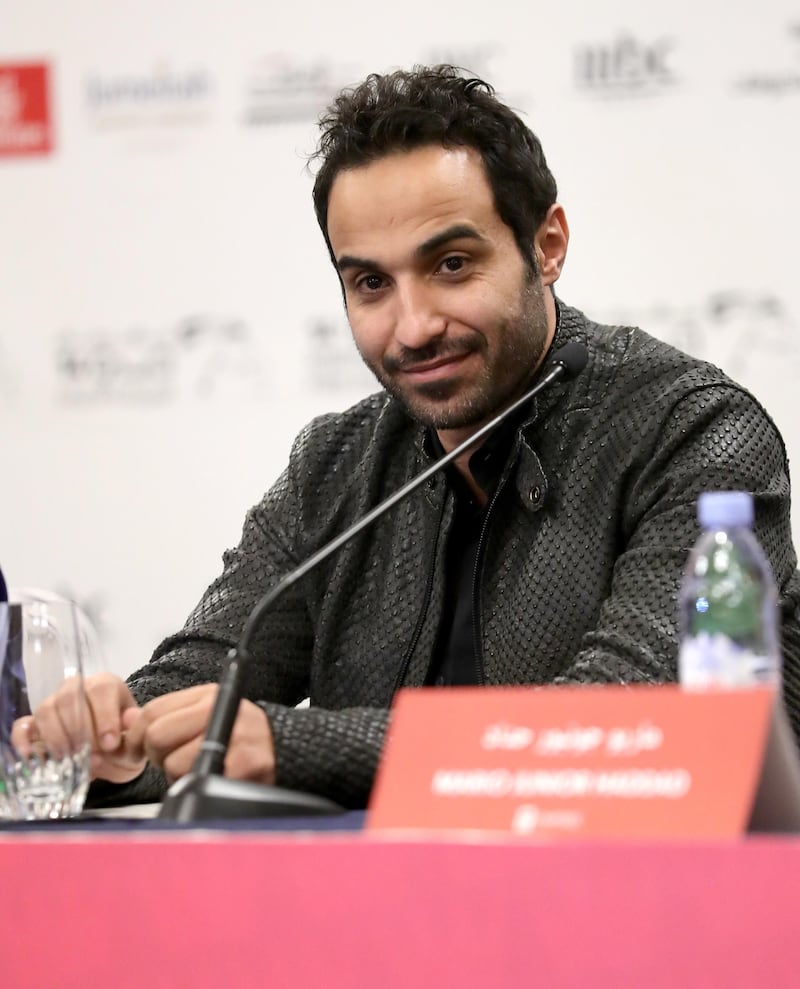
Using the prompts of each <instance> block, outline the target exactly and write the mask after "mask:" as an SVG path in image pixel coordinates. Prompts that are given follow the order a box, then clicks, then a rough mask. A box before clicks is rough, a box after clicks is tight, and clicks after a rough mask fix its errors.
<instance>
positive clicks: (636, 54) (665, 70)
mask: <svg viewBox="0 0 800 989" xmlns="http://www.w3.org/2000/svg"><path fill="white" fill-rule="evenodd" d="M674 52H675V41H674V40H673V39H672V38H668V37H660V38H654V39H646V40H645V39H642V38H637V37H635V36H634V35H632V34H628V33H623V34H619V35H617V37H616V38H613V39H612V40H611V41H607V42H595V43H592V44H583V45H579V46H578V47H577V48H576V49H575V53H574V73H575V85H576V87H577V88H578V90H580V91H581V92H582V93H586V94H587V95H590V96H600V97H608V98H611V99H627V98H630V97H645V96H646V97H652V96H659V95H661V94H663V93H665V92H667V91H668V90H671V89H673V88H674V87H675V85H676V84H677V82H678V79H677V77H676V75H675V71H674V69H673V66H672V61H673V56H674Z"/></svg>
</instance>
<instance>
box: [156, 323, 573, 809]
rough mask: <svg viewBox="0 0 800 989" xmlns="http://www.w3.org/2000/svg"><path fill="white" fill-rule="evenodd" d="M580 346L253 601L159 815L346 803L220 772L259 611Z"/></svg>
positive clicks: (506, 412)
mask: <svg viewBox="0 0 800 989" xmlns="http://www.w3.org/2000/svg"><path fill="white" fill-rule="evenodd" d="M588 356H589V355H588V351H587V350H586V347H585V346H584V345H583V344H582V343H579V342H578V341H570V342H569V343H567V344H565V345H564V346H563V347H560V348H559V349H558V350H557V351H556V352H555V353H554V354H553V356H552V359H551V360H550V362H549V363H548V365H547V367H546V371H545V372H544V374H543V375H542V376H541V377H540V378H539V379H538V381H537V382H536V384H535V385H534V386H533V387H532V388H530V389H529V390H528V391H527V392H526V393H525V394H524V395H522V397H521V398H518V399H517V400H516V401H514V402H513V403H512V404H511V405H509V406H508V407H507V408H505V409H503V411H502V412H500V413H499V414H498V415H497V416H495V417H494V419H491V420H490V421H489V422H488V423H485V424H484V425H483V426H481V428H480V429H478V430H477V431H476V432H475V433H473V434H472V436H470V437H469V438H468V439H466V440H464V442H463V443H460V444H459V445H458V446H457V447H455V449H453V450H451V451H450V453H447V454H445V455H444V456H443V457H440V459H439V460H437V461H436V462H435V463H434V464H431V466H430V467H427V468H426V469H425V470H424V471H422V472H421V473H420V474H417V475H416V476H415V477H413V478H412V479H411V480H410V481H408V482H407V483H406V484H404V485H403V486H402V487H401V488H399V489H398V490H397V491H395V492H394V494H391V495H389V497H388V498H385V499H384V500H383V501H382V502H380V503H379V504H378V505H376V506H375V508H373V509H371V510H370V511H369V512H367V514H366V515H364V516H362V517H361V518H360V519H357V520H356V521H355V522H354V523H353V525H351V526H349V527H348V528H347V529H345V531H344V532H342V533H340V534H339V535H338V536H335V537H334V538H333V539H332V540H330V542H328V543H326V544H325V545H324V546H323V547H321V548H320V549H318V550H317V551H316V552H315V553H313V554H312V555H311V556H310V557H308V559H307V560H305V561H304V562H303V563H301V564H300V565H299V566H298V567H296V568H295V569H294V570H291V571H289V573H288V574H285V575H284V576H283V577H282V578H281V579H280V580H279V581H278V582H277V583H276V584H275V585H274V586H273V587H272V588H271V589H270V590H269V591H268V592H267V593H266V594H265V595H264V596H263V597H262V598H261V599H260V600H259V601H258V602H257V604H256V606H255V607H254V608H253V610H252V611H251V612H250V615H249V616H248V618H247V621H246V622H245V624H244V627H243V629H242V634H241V636H240V637H239V642H238V645H236V646H235V647H234V648H233V649H231V650H230V651H229V652H228V654H227V656H226V659H225V666H224V668H223V671H222V676H221V678H220V682H219V691H218V693H217V697H216V700H215V703H214V706H213V708H212V711H211V717H210V719H209V722H208V727H207V729H206V734H205V738H204V740H203V742H202V744H201V746H200V753H199V755H198V756H197V759H196V760H195V763H194V765H193V767H192V770H191V772H190V773H187V775H186V776H183V777H182V778H181V779H179V780H178V781H177V782H176V783H174V784H173V785H172V787H171V788H170V789H169V791H168V793H167V795H166V797H165V798H164V802H163V804H162V806H161V810H160V812H159V817H160V818H161V819H164V820H175V821H195V820H209V819H213V818H230V817H280V816H294V817H306V816H313V815H319V814H336V813H342V812H343V810H344V808H342V807H339V806H338V805H337V804H335V803H333V802H332V801H330V800H327V799H326V798H324V797H320V796H317V795H316V794H309V793H302V792H300V791H297V790H287V789H283V788H281V787H275V786H267V785H265V784H261V783H251V782H248V781H244V780H231V779H228V778H227V777H225V776H223V770H224V765H225V754H226V752H227V750H228V743H229V742H230V737H231V732H232V731H233V724H234V721H235V720H236V715H237V713H238V709H239V702H240V700H241V697H242V682H243V679H244V674H245V671H246V669H247V667H248V665H249V663H250V662H251V659H252V656H251V654H250V646H251V644H252V640H253V636H254V634H255V632H256V631H257V630H258V628H259V626H260V624H261V622H262V620H263V618H264V615H265V614H266V613H267V612H268V611H269V609H270V607H271V606H272V604H273V602H274V601H275V600H276V599H277V598H279V597H280V596H281V594H283V593H284V592H285V591H286V590H288V589H289V588H290V587H291V586H292V585H293V584H295V583H297V581H298V580H300V579H301V578H303V577H304V576H305V575H306V574H307V573H308V572H309V571H310V570H313V569H314V567H316V566H317V565H318V564H320V563H322V561H323V560H326V559H327V558H328V557H329V556H331V555H332V554H333V553H335V552H336V551H337V550H339V549H340V548H341V547H342V546H344V544H345V543H346V542H348V541H349V540H350V539H352V538H353V537H354V536H355V535H357V534H358V533H359V532H361V531H363V530H364V529H366V528H368V527H369V526H370V525H372V523H373V522H374V521H375V520H376V519H378V518H380V517H381V516H382V515H384V514H385V513H386V512H388V511H389V509H390V508H392V507H394V505H396V504H397V503H398V502H400V501H402V500H403V499H404V498H405V497H407V496H408V495H409V494H411V492H412V491H414V490H416V489H417V488H418V487H419V486H420V485H421V484H424V483H425V482H426V481H427V480H428V479H429V478H430V477H432V476H433V475H434V474H437V473H438V472H439V471H440V470H442V469H443V468H444V467H446V466H447V465H448V464H450V463H452V461H454V460H455V459H456V458H458V457H460V456H461V455H462V454H463V453H465V452H466V451H467V450H469V449H470V448H471V447H473V446H474V445H475V444H476V443H478V442H479V441H480V440H482V439H483V438H484V437H485V436H487V435H488V434H489V433H491V432H492V431H493V430H495V429H496V428H497V427H498V426H499V425H500V424H501V423H502V422H504V421H505V420H506V419H507V418H508V417H509V416H512V415H513V414H514V413H515V412H516V411H517V409H519V408H521V407H522V406H523V405H525V404H526V403H527V402H529V401H530V400H531V399H532V398H533V397H534V396H535V395H538V394H539V392H541V391H544V389H545V388H548V387H549V386H550V385H551V384H553V382H555V381H559V380H561V381H566V380H569V379H570V378H574V377H575V376H576V375H577V374H579V373H580V372H581V371H582V370H583V368H584V367H585V366H586V361H587V359H588Z"/></svg>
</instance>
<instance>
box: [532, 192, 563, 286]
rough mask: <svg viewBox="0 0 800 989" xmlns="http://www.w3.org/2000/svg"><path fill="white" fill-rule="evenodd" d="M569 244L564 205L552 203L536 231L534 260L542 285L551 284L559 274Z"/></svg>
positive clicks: (556, 279)
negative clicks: (537, 264)
mask: <svg viewBox="0 0 800 989" xmlns="http://www.w3.org/2000/svg"><path fill="white" fill-rule="evenodd" d="M568 244H569V225H568V224H567V216H566V213H565V212H564V207H563V206H561V205H560V204H559V203H553V205H552V206H551V207H550V209H549V210H548V211H547V216H546V217H545V218H544V220H543V221H542V224H541V226H540V227H539V229H538V230H537V231H536V240H535V249H536V260H537V261H538V263H539V272H540V274H541V276H542V284H543V285H553V284H554V283H555V282H557V281H558V279H559V276H560V275H561V269H562V268H563V266H564V259H565V258H566V256H567V245H568Z"/></svg>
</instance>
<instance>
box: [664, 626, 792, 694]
mask: <svg viewBox="0 0 800 989" xmlns="http://www.w3.org/2000/svg"><path fill="white" fill-rule="evenodd" d="M678 670H679V674H680V682H681V684H682V686H684V687H700V688H702V687H758V686H762V685H764V684H769V683H774V684H777V683H778V682H779V680H780V669H779V665H778V662H777V660H776V659H775V657H774V656H765V655H762V654H759V653H755V652H753V651H752V650H750V649H747V648H745V647H743V646H740V645H738V644H737V643H736V642H734V641H733V640H732V639H730V638H729V637H728V636H727V635H725V634H724V633H722V632H699V633H698V634H697V635H694V636H689V637H687V638H686V639H685V640H684V641H683V642H682V643H681V649H680V654H679V656H678Z"/></svg>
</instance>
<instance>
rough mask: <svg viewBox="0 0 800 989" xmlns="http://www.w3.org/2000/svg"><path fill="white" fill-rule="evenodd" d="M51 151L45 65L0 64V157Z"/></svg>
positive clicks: (51, 134) (47, 82)
mask: <svg viewBox="0 0 800 989" xmlns="http://www.w3.org/2000/svg"><path fill="white" fill-rule="evenodd" d="M52 149H53V125H52V116H51V109H50V85H49V72H48V66H47V65H46V64H44V63H36V64H29V65H0V156H6V157H12V156H13V157H19V156H23V155H44V154H49V153H50V152H51V151H52Z"/></svg>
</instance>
